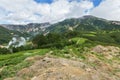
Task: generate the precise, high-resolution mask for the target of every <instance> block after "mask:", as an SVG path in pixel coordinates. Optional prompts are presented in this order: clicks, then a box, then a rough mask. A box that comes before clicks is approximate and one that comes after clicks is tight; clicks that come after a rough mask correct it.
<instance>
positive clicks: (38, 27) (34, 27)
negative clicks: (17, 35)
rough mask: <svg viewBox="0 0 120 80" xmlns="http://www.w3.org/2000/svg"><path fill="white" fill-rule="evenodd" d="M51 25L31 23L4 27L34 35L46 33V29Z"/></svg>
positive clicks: (5, 25)
mask: <svg viewBox="0 0 120 80" xmlns="http://www.w3.org/2000/svg"><path fill="white" fill-rule="evenodd" d="M49 25H50V23H29V24H26V25H14V24H4V25H2V26H3V27H5V28H7V29H9V30H15V31H19V32H27V33H30V34H31V33H32V34H37V33H40V32H43V31H45V28H47V27H49Z"/></svg>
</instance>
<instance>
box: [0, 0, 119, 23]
mask: <svg viewBox="0 0 120 80" xmlns="http://www.w3.org/2000/svg"><path fill="white" fill-rule="evenodd" d="M84 15H93V16H96V17H100V18H104V19H108V20H116V21H120V0H0V24H27V23H44V22H50V23H56V22H59V21H62V20H64V19H67V18H78V17H82V16H84Z"/></svg>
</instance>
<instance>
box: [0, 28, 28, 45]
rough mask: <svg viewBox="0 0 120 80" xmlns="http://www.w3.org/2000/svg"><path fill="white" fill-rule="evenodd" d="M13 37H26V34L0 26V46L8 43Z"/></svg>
mask: <svg viewBox="0 0 120 80" xmlns="http://www.w3.org/2000/svg"><path fill="white" fill-rule="evenodd" d="M14 35H19V36H24V37H25V36H28V34H26V33H21V32H18V31H13V30H9V29H6V28H4V27H3V26H0V44H4V43H8V42H9V41H10V40H11V39H12V37H13V36H14Z"/></svg>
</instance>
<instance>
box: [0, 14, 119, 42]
mask: <svg viewBox="0 0 120 80" xmlns="http://www.w3.org/2000/svg"><path fill="white" fill-rule="evenodd" d="M103 30H105V31H112V30H117V31H119V30H120V21H109V20H106V19H102V18H98V17H95V16H91V15H87V16H83V17H80V18H71V19H65V20H64V21H61V22H58V23H55V24H50V23H49V22H47V23H30V24H26V25H14V24H4V25H1V26H0V41H1V42H8V39H6V40H5V38H9V39H10V38H11V37H12V36H11V35H12V34H13V33H14V34H19V35H26V34H25V33H27V34H30V35H33V36H34V35H36V34H45V35H46V34H48V33H50V32H55V33H64V32H67V31H103Z"/></svg>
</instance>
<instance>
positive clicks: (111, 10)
mask: <svg viewBox="0 0 120 80" xmlns="http://www.w3.org/2000/svg"><path fill="white" fill-rule="evenodd" d="M91 14H92V15H95V16H98V17H101V18H105V19H109V20H119V21H120V0H104V1H103V2H102V3H101V4H100V5H99V6H98V7H96V8H94V9H93V10H92V12H91Z"/></svg>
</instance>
